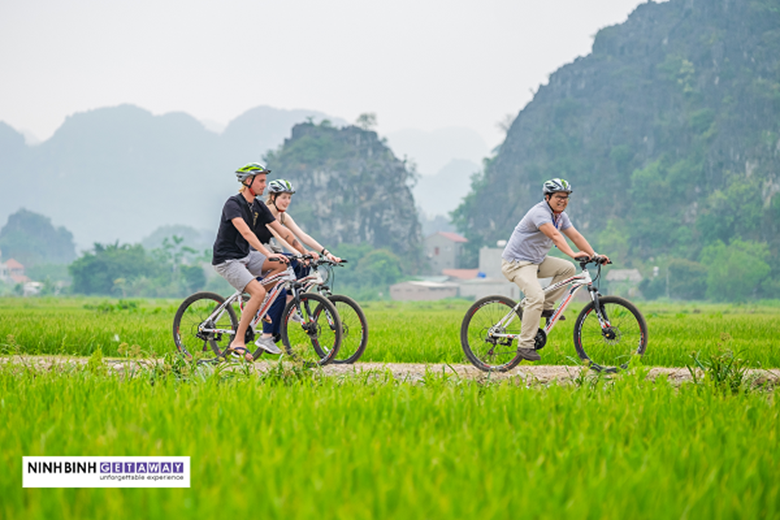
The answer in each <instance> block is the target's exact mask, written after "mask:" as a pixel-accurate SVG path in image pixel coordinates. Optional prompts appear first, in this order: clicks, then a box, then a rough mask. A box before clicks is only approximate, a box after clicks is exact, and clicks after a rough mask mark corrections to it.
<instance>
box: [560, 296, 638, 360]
mask: <svg viewBox="0 0 780 520" xmlns="http://www.w3.org/2000/svg"><path fill="white" fill-rule="evenodd" d="M599 306H600V309H599V310H597V309H596V306H595V304H594V303H593V302H590V303H589V304H587V305H586V306H585V308H583V309H582V312H580V315H579V316H578V317H577V322H576V323H575V324H574V347H575V348H576V349H577V355H579V356H580V359H582V360H583V361H585V362H588V363H590V366H591V368H593V369H594V370H597V371H600V372H616V371H617V370H618V369H620V368H626V367H627V366H628V363H629V361H630V360H631V357H632V356H636V355H640V356H641V355H642V354H644V353H645V349H646V348H647V323H646V322H645V318H644V317H643V316H642V313H641V312H639V309H637V308H636V307H635V306H634V304H633V303H631V302H629V301H628V300H624V299H623V298H620V297H618V296H602V297H600V298H599ZM599 315H600V316H599ZM599 317H601V320H600V319H599ZM602 322H603V323H602Z"/></svg>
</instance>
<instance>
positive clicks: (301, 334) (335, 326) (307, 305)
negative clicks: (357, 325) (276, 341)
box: [281, 293, 342, 366]
mask: <svg viewBox="0 0 780 520" xmlns="http://www.w3.org/2000/svg"><path fill="white" fill-rule="evenodd" d="M296 312H299V313H300V316H301V318H302V322H301V323H298V322H296V321H294V319H293V317H294V316H295V313H296ZM281 334H282V343H283V344H284V348H285V351H286V352H287V354H288V355H290V357H292V358H293V359H294V360H296V361H299V362H301V363H303V364H304V365H306V366H313V365H327V364H328V363H330V362H331V361H333V360H334V359H335V357H336V354H338V351H339V348H340V347H341V340H342V328H341V318H339V313H338V311H337V310H336V308H335V307H334V306H333V304H332V303H331V302H330V301H329V300H328V299H327V298H325V297H324V296H320V295H319V294H314V293H303V294H301V296H300V302H297V301H296V300H294V299H293V300H291V301H289V302H288V303H287V305H286V306H285V308H284V312H283V313H282V324H281Z"/></svg>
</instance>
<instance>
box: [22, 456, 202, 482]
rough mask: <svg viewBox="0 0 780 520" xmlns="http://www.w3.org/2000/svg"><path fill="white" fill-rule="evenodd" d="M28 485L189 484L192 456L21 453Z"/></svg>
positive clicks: (24, 476)
mask: <svg viewBox="0 0 780 520" xmlns="http://www.w3.org/2000/svg"><path fill="white" fill-rule="evenodd" d="M22 487H25V488H188V487H190V458H189V457H22Z"/></svg>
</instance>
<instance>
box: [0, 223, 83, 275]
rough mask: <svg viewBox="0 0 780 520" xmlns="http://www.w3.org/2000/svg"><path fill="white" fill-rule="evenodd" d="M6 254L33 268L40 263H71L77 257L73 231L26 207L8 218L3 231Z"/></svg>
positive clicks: (0, 237)
mask: <svg viewBox="0 0 780 520" xmlns="http://www.w3.org/2000/svg"><path fill="white" fill-rule="evenodd" d="M0 250H1V251H2V252H3V257H4V258H6V259H8V258H14V259H15V260H17V261H19V262H21V263H22V264H24V266H25V267H32V266H35V265H40V264H68V263H70V262H72V261H73V259H74V258H76V246H75V245H74V244H73V234H72V233H71V232H70V231H68V230H67V229H65V228H64V227H58V228H55V227H54V226H53V225H52V223H51V219H50V218H48V217H45V216H43V215H40V214H38V213H34V212H32V211H28V210H26V209H24V208H22V209H20V210H19V211H17V212H16V213H14V214H12V215H10V216H9V217H8V223H7V224H6V225H5V226H4V227H3V229H2V230H0Z"/></svg>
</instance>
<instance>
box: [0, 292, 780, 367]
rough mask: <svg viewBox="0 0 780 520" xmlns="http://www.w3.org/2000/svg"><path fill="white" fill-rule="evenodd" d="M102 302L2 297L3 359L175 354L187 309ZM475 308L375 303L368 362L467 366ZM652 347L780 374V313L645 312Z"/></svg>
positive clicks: (568, 343) (551, 348)
mask: <svg viewBox="0 0 780 520" xmlns="http://www.w3.org/2000/svg"><path fill="white" fill-rule="evenodd" d="M120 303H122V302H118V301H117V300H105V299H96V298H64V299H55V298H40V299H20V298H0V350H2V351H5V352H7V353H11V352H21V353H28V354H57V353H60V354H74V355H81V356H88V355H90V354H91V353H92V352H94V351H95V350H97V349H98V348H100V349H101V350H102V352H103V353H104V354H105V355H107V356H117V355H121V353H123V352H125V351H127V350H133V351H141V352H143V353H145V354H146V355H162V354H165V353H168V352H172V351H174V350H175V347H174V345H173V339H172V333H171V323H172V321H173V315H174V313H175V312H176V308H177V307H178V305H179V303H180V302H179V301H178V300H134V301H131V302H123V303H122V304H121V305H120ZM469 305H470V302H467V301H464V300H445V301H439V302H405V303H401V302H398V303H389V302H368V303H365V304H363V308H364V310H365V313H366V316H367V318H368V322H369V331H370V333H369V334H370V337H369V344H368V348H367V350H366V353H365V355H364V356H363V357H362V359H361V360H362V361H375V362H408V363H443V362H446V363H463V362H466V361H465V358H464V355H463V352H462V350H461V347H460V339H459V337H460V336H459V334H460V332H459V331H460V323H461V320H462V318H463V314H464V313H465V311H466V309H467V308H468V307H469ZM580 308H581V304H579V305H577V306H576V307H574V306H573V307H570V309H569V310H568V311H567V313H566V316H567V320H566V321H563V322H559V324H558V325H556V328H555V329H554V330H553V331H552V334H551V335H550V338H549V341H548V344H547V346H545V348H544V350H543V351H542V363H544V364H552V365H572V364H576V363H577V356H576V353H575V351H574V345H573V341H572V331H573V328H574V322H575V320H576V317H577V313H578V312H579V310H580ZM639 308H640V310H641V311H642V312H643V314H644V315H645V317H646V319H647V324H648V329H649V343H648V348H647V354H646V355H645V357H644V363H645V364H648V365H654V366H670V367H684V366H686V365H690V364H691V363H692V360H691V354H692V353H694V352H697V353H699V354H702V355H712V354H715V353H717V352H719V351H721V350H730V351H732V352H734V353H736V354H737V355H739V356H741V357H742V358H744V359H748V360H749V361H750V363H751V364H752V365H751V366H754V367H758V366H760V367H764V368H778V367H780V350H778V349H777V348H775V345H776V344H777V338H778V337H780V306H778V305H773V304H772V302H769V303H767V304H762V305H752V306H748V305H713V304H705V303H655V302H654V303H639Z"/></svg>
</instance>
